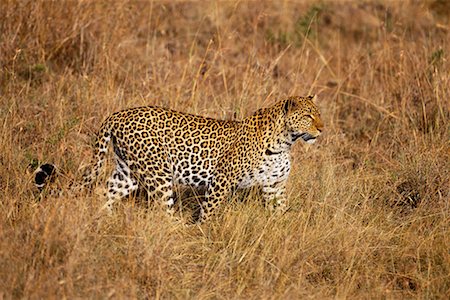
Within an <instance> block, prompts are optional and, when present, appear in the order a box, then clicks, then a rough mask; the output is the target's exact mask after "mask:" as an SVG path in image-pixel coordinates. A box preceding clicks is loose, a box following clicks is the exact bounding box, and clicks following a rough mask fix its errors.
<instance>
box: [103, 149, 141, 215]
mask: <svg viewBox="0 0 450 300" xmlns="http://www.w3.org/2000/svg"><path fill="white" fill-rule="evenodd" d="M115 162H116V168H115V169H114V171H113V172H112V174H111V176H110V177H109V178H108V180H107V182H106V187H107V192H106V197H107V201H106V204H105V206H104V207H105V208H106V209H107V210H108V212H110V213H111V212H112V208H113V204H114V203H115V202H116V201H118V200H120V199H122V198H124V197H126V196H128V195H129V194H130V193H131V192H133V191H135V190H137V189H138V181H137V180H136V178H135V177H134V176H133V175H132V173H131V169H130V167H129V166H128V165H127V163H126V162H125V161H124V160H123V159H121V158H120V157H119V156H118V155H115Z"/></svg>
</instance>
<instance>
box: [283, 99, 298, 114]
mask: <svg viewBox="0 0 450 300" xmlns="http://www.w3.org/2000/svg"><path fill="white" fill-rule="evenodd" d="M296 105H297V101H296V98H295V97H290V98H288V99H286V100H285V102H284V105H283V113H284V114H285V115H286V114H287V113H288V111H289V110H291V109H292V108H293V107H295V106H296Z"/></svg>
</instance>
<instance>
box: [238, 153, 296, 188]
mask: <svg viewBox="0 0 450 300" xmlns="http://www.w3.org/2000/svg"><path fill="white" fill-rule="evenodd" d="M290 170H291V157H290V154H289V153H286V152H282V153H278V154H273V155H266V156H264V157H263V159H262V160H261V163H260V164H259V165H258V166H257V167H255V168H254V169H253V170H252V171H251V172H250V173H249V174H245V176H244V177H243V179H242V180H241V182H240V183H239V188H246V187H250V186H253V185H272V184H274V183H276V182H280V181H284V180H287V178H288V176H289V172H290Z"/></svg>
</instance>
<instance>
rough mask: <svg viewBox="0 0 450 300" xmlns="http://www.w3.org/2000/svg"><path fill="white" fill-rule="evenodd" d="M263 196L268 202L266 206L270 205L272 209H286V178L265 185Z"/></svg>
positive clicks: (280, 210) (279, 210) (277, 210)
mask: <svg viewBox="0 0 450 300" xmlns="http://www.w3.org/2000/svg"><path fill="white" fill-rule="evenodd" d="M262 196H263V199H264V201H265V203H266V207H268V208H269V210H270V211H276V212H283V211H285V210H286V202H287V201H286V198H287V197H286V180H282V181H278V182H275V183H272V184H265V185H263V188H262Z"/></svg>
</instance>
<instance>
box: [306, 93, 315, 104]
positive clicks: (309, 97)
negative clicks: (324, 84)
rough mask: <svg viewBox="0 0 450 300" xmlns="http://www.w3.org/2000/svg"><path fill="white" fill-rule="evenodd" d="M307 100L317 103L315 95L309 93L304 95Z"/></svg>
mask: <svg viewBox="0 0 450 300" xmlns="http://www.w3.org/2000/svg"><path fill="white" fill-rule="evenodd" d="M306 98H307V99H308V100H310V101H312V102H313V103H317V95H309V96H308V97H306Z"/></svg>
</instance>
